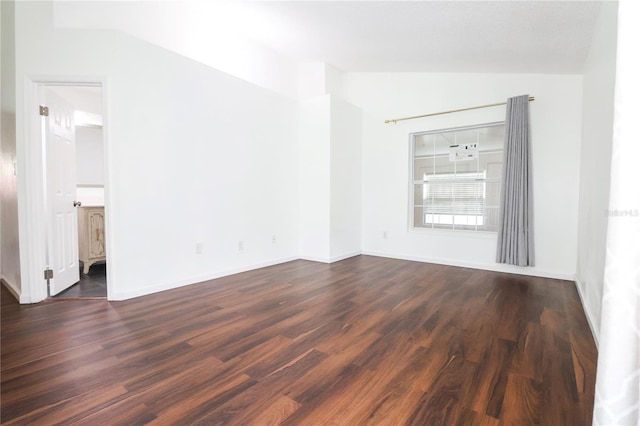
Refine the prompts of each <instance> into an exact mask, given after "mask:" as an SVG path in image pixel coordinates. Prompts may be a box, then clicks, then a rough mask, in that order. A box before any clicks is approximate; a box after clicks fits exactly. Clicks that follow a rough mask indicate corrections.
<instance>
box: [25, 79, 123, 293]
mask: <svg viewBox="0 0 640 426" xmlns="http://www.w3.org/2000/svg"><path fill="white" fill-rule="evenodd" d="M46 86H101V87H102V132H103V134H102V137H103V143H104V157H105V158H104V161H105V167H104V173H105V176H104V178H105V179H104V209H105V240H106V247H105V250H106V257H107V259H108V262H107V276H108V277H109V279H108V280H107V299H109V296H110V295H111V294H113V287H114V286H113V282H114V274H113V269H114V268H113V262H112V260H113V232H112V230H113V227H112V226H111V223H112V220H111V211H112V209H111V200H112V197H111V173H110V170H111V167H110V164H111V155H110V152H111V144H110V143H109V134H110V132H109V116H110V113H109V109H108V105H109V104H108V99H107V98H108V96H107V94H108V82H107V79H106V78H105V77H95V76H89V77H78V76H54V77H51V76H47V77H43V76H38V77H26V78H25V87H24V96H25V97H24V99H25V102H24V111H23V114H24V115H23V117H25V120H24V139H23V143H22V144H20V143H18V144H17V145H18V146H16V156H17V161H18V165H20V164H23V171H24V173H23V176H24V177H23V179H19V183H18V194H17V195H18V219H19V223H20V224H24V226H20V233H19V241H20V272H21V276H22V280H21V281H22V285H21V293H22V294H21V297H20V302H21V303H37V302H40V301H42V300H45V299H46V298H47V295H48V289H47V280H45V279H44V267H45V265H46V264H47V263H46V254H47V247H46V246H47V243H46V223H47V211H46V205H45V196H46V187H45V179H46V176H45V174H44V161H45V158H44V149H43V144H42V141H43V131H45V129H44V126H43V124H42V123H43V121H42V120H41V118H40V116H39V115H37V114H35V113H34V112H35V111H37V110H38V105H39V101H40V99H41V98H40V95H41V93H42V90H44V88H45V87H46ZM18 140H19V139H18ZM21 157H22V161H20V160H21ZM25 290H26V291H25ZM25 293H26V294H25Z"/></svg>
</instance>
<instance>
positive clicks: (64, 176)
mask: <svg viewBox="0 0 640 426" xmlns="http://www.w3.org/2000/svg"><path fill="white" fill-rule="evenodd" d="M40 89H41V90H40V96H39V99H40V102H41V103H40V105H41V106H42V107H44V109H43V108H41V110H42V111H41V116H42V117H41V118H42V120H43V126H42V142H43V145H42V147H43V154H44V155H43V168H44V177H45V185H44V189H45V191H44V193H45V206H46V210H47V221H46V222H47V231H46V238H47V245H46V249H47V265H48V269H47V270H48V271H49V272H50V274H51V275H52V277H50V278H49V280H48V289H47V294H48V296H49V297H53V298H56V299H60V298H65V299H68V298H106V297H107V274H106V271H107V268H106V263H107V251H106V243H105V223H106V222H105V209H104V205H105V203H104V201H105V200H104V199H105V195H104V189H105V146H104V140H105V138H104V132H103V99H102V86H101V85H100V84H82V85H74V84H60V83H51V84H49V83H47V84H43V85H41V87H40Z"/></svg>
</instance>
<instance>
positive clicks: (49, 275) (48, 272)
mask: <svg viewBox="0 0 640 426" xmlns="http://www.w3.org/2000/svg"><path fill="white" fill-rule="evenodd" d="M44 279H45V280H52V279H53V269H49V268H47V269H45V270H44Z"/></svg>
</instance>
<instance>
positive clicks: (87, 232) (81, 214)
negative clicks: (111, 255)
mask: <svg viewBox="0 0 640 426" xmlns="http://www.w3.org/2000/svg"><path fill="white" fill-rule="evenodd" d="M78 253H79V257H80V260H81V261H82V262H83V264H84V268H83V270H82V273H84V274H87V273H89V267H91V265H93V264H94V263H96V262H100V261H104V260H106V259H107V257H106V249H105V243H104V207H79V208H78Z"/></svg>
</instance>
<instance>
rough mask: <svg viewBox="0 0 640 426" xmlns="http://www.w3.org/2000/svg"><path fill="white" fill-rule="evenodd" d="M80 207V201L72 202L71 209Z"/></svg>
mask: <svg viewBox="0 0 640 426" xmlns="http://www.w3.org/2000/svg"><path fill="white" fill-rule="evenodd" d="M80 206H82V202H81V201H74V202H73V207H80Z"/></svg>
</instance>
